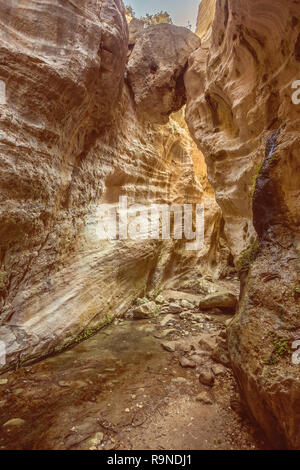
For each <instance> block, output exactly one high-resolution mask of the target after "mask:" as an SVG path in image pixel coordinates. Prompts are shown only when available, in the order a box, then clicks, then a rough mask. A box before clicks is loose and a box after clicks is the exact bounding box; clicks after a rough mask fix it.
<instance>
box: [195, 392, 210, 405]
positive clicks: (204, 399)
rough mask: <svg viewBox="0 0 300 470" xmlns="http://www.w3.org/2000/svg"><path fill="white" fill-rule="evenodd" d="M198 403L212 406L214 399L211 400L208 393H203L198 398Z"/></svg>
mask: <svg viewBox="0 0 300 470" xmlns="http://www.w3.org/2000/svg"><path fill="white" fill-rule="evenodd" d="M196 401H199V402H200V403H204V404H205V405H212V403H213V402H212V399H211V398H210V396H209V394H208V393H207V392H201V393H199V395H197V396H196Z"/></svg>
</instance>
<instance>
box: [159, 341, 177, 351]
mask: <svg viewBox="0 0 300 470" xmlns="http://www.w3.org/2000/svg"><path fill="white" fill-rule="evenodd" d="M161 345H162V347H163V348H164V349H165V350H166V351H168V352H175V350H176V345H175V343H174V342H171V341H168V342H167V341H164V342H163V343H161Z"/></svg>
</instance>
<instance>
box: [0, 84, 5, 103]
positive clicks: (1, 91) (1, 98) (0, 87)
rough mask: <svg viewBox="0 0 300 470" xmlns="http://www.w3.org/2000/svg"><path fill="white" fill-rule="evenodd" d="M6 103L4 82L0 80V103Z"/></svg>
mask: <svg viewBox="0 0 300 470" xmlns="http://www.w3.org/2000/svg"><path fill="white" fill-rule="evenodd" d="M3 104H6V83H5V82H4V81H3V80H0V105H3Z"/></svg>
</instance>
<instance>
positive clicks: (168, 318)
mask: <svg viewBox="0 0 300 470" xmlns="http://www.w3.org/2000/svg"><path fill="white" fill-rule="evenodd" d="M171 321H174V318H173V315H171V314H169V315H166V316H165V317H164V318H163V319H162V321H161V322H160V324H161V326H166V325H167V324H168V323H169V322H171Z"/></svg>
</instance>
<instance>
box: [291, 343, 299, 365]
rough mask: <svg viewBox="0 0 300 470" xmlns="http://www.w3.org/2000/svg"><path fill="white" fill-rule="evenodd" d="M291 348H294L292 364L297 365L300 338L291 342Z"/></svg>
mask: <svg viewBox="0 0 300 470" xmlns="http://www.w3.org/2000/svg"><path fill="white" fill-rule="evenodd" d="M292 350H293V351H294V350H295V352H293V354H292V364H294V365H295V366H297V365H299V364H300V340H297V341H294V342H293V344H292Z"/></svg>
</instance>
